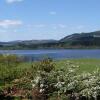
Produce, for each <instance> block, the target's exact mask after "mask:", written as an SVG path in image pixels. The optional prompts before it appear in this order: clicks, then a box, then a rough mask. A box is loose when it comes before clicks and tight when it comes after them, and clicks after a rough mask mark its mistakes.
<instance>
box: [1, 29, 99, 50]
mask: <svg viewBox="0 0 100 100" xmlns="http://www.w3.org/2000/svg"><path fill="white" fill-rule="evenodd" d="M85 47H86V48H99V47H100V31H95V32H89V33H74V34H72V35H68V36H66V37H64V38H62V39H60V40H58V41H57V40H24V41H11V42H0V49H41V48H42V49H46V48H85Z"/></svg>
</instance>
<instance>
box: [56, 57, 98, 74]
mask: <svg viewBox="0 0 100 100" xmlns="http://www.w3.org/2000/svg"><path fill="white" fill-rule="evenodd" d="M67 61H70V62H71V63H72V64H74V65H79V73H81V72H93V71H94V70H96V69H97V68H100V59H68V60H58V61H55V64H56V68H66V66H67V65H66V63H67Z"/></svg>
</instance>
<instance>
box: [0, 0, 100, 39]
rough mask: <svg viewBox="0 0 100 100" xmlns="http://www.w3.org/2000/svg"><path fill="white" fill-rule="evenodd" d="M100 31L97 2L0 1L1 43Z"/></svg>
mask: <svg viewBox="0 0 100 100" xmlns="http://www.w3.org/2000/svg"><path fill="white" fill-rule="evenodd" d="M97 30H100V0H0V41H13V40H31V39H35V40H36V39H61V38H62V37H64V36H66V35H69V34H72V33H77V32H90V31H97Z"/></svg>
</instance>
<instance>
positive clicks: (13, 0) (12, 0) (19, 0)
mask: <svg viewBox="0 0 100 100" xmlns="http://www.w3.org/2000/svg"><path fill="white" fill-rule="evenodd" d="M22 1H23V0H6V2H7V3H14V2H22Z"/></svg>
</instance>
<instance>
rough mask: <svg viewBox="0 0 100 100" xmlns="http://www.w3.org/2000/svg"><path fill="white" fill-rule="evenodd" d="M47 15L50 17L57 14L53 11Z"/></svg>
mask: <svg viewBox="0 0 100 100" xmlns="http://www.w3.org/2000/svg"><path fill="white" fill-rule="evenodd" d="M49 14H50V15H56V14H57V13H56V12H55V11H50V12H49Z"/></svg>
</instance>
